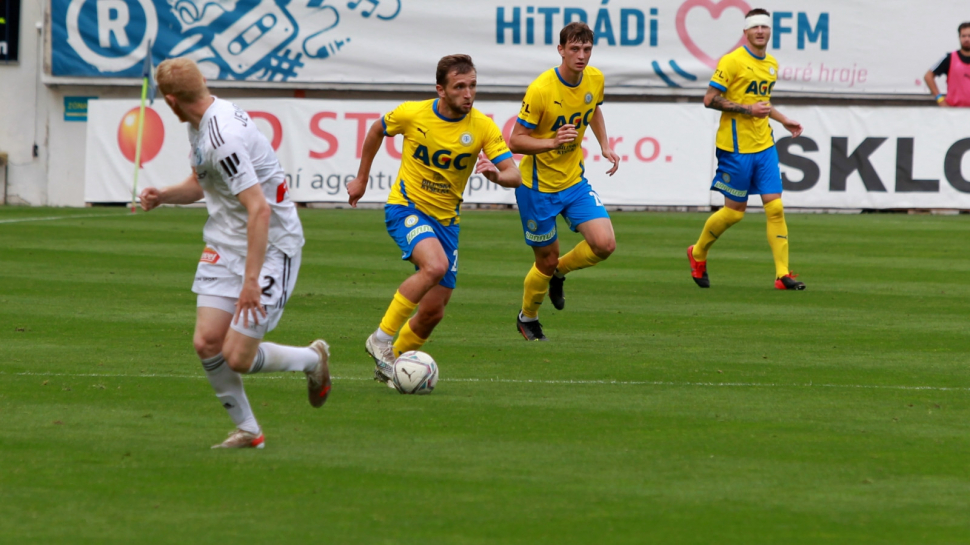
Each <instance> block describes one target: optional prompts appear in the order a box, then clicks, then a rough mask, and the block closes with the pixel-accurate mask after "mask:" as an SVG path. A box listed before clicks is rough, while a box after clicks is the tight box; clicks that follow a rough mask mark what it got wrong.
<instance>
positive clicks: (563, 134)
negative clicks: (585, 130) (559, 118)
mask: <svg viewBox="0 0 970 545" xmlns="http://www.w3.org/2000/svg"><path fill="white" fill-rule="evenodd" d="M577 138H579V131H577V130H576V125H572V124H569V125H563V126H562V127H559V130H558V131H556V137H555V138H553V139H552V140H553V143H554V144H555V145H556V146H555V147H554V148H553V149H556V148H558V147H559V146H561V145H563V144H568V143H570V142H574V141H575V140H576V139H577Z"/></svg>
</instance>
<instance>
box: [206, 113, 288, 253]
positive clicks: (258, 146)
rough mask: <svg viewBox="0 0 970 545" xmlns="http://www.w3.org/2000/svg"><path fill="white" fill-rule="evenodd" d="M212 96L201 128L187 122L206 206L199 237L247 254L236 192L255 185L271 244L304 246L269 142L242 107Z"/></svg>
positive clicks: (244, 215)
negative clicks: (264, 209) (268, 212)
mask: <svg viewBox="0 0 970 545" xmlns="http://www.w3.org/2000/svg"><path fill="white" fill-rule="evenodd" d="M213 99H214V100H213V102H212V105H211V106H209V109H207V110H206V111H205V115H203V116H202V120H201V121H200V122H199V129H198V130H196V129H194V128H192V125H191V124H190V125H189V144H191V146H192V168H193V169H194V170H195V173H196V177H197V178H198V180H199V185H200V186H202V191H203V192H205V206H206V208H207V209H208V211H209V220H208V221H207V222H206V224H205V228H204V229H203V230H202V238H203V239H204V240H205V241H206V243H208V244H212V245H214V246H217V247H220V248H225V249H227V250H231V251H233V252H236V253H238V254H240V255H246V249H247V237H246V226H247V224H248V220H249V213H248V212H247V211H246V207H245V206H243V205H242V203H241V202H239V199H238V198H237V197H236V195H238V194H239V193H241V192H243V191H244V190H246V189H249V188H250V187H252V186H254V185H257V184H258V185H259V186H260V188H261V189H262V190H263V195H264V196H265V197H266V201H267V202H268V203H269V207H270V210H271V212H272V214H271V216H270V220H269V244H270V245H271V246H275V247H276V248H279V249H280V250H282V251H283V253H285V254H286V255H289V256H293V255H296V253H297V252H299V251H300V248H302V247H303V226H302V225H301V224H300V217H299V216H298V215H297V213H296V207H295V206H294V205H293V201H291V200H290V196H289V192H288V191H287V186H286V180H285V178H284V174H283V168H282V167H281V166H280V162H279V159H277V158H276V153H275V152H274V151H273V147H272V146H271V145H270V143H269V141H267V140H266V137H265V136H263V133H261V132H259V129H257V128H256V124H255V123H253V120H252V119H250V118H249V115H247V114H246V112H245V111H244V110H243V109H241V108H240V107H239V106H236V105H235V104H233V103H231V102H229V101H228V100H222V99H220V98H218V97H213Z"/></svg>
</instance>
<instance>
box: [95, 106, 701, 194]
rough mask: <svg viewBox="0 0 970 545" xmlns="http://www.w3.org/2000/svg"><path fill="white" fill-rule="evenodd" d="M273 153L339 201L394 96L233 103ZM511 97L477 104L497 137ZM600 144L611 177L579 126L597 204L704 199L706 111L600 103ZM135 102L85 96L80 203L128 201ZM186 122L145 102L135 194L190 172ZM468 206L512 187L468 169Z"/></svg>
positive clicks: (396, 150)
mask: <svg viewBox="0 0 970 545" xmlns="http://www.w3.org/2000/svg"><path fill="white" fill-rule="evenodd" d="M238 104H239V105H240V106H241V107H242V108H243V109H245V110H246V111H248V112H249V115H250V117H252V119H253V120H254V121H255V123H256V124H257V126H258V127H259V128H260V130H261V131H262V132H263V133H264V134H265V135H266V137H267V138H268V139H269V140H270V142H271V143H272V145H273V147H274V148H275V149H276V150H277V156H278V157H279V159H280V163H281V164H282V166H283V169H284V170H285V171H286V175H287V179H288V181H289V187H290V197H291V198H292V199H293V200H294V201H296V202H347V191H346V184H347V183H348V182H349V181H351V180H352V179H353V178H354V177H355V176H356V174H357V168H358V165H359V163H360V153H361V147H362V145H363V140H364V135H365V134H366V132H367V129H368V128H369V127H370V125H371V124H372V123H374V122H377V121H379V119H380V117H381V116H382V115H383V114H384V113H385V112H388V111H390V110H392V109H393V108H394V107H396V106H397V105H398V104H399V103H398V102H390V101H325V100H301V99H284V100H278V99H273V100H269V99H263V100H240V101H238ZM519 106H520V104H519V103H518V102H477V103H476V104H475V107H476V108H478V109H479V110H480V111H482V112H483V113H485V114H486V115H489V116H491V117H492V118H493V119H494V120H495V122H496V123H497V124H498V126H499V128H500V129H502V132H503V134H505V135H506V139H508V136H509V135H510V134H511V132H512V127H513V125H514V123H515V119H516V116H517V114H518V111H519ZM603 112H604V114H605V116H606V122H607V128H608V130H609V135H610V140H611V142H612V145H613V149H614V151H616V152H617V153H618V154H619V155H620V156H621V158H622V163H621V166H620V169H619V171H618V172H617V174H616V175H614V176H613V177H609V176H607V175H606V174H605V172H606V171H607V170H608V169H609V167H610V163H609V162H607V161H605V160H604V159H603V158H602V157H601V156H600V155H599V152H600V149H599V145H598V144H597V143H596V140H595V138H594V137H593V135H592V131H587V137H586V142H585V145H584V151H585V153H586V171H587V175H586V176H587V178H588V179H589V181H590V183H591V184H592V185H593V187H594V188H595V189H596V191H597V192H598V193H599V195H600V197H601V198H602V199H603V201H604V202H605V203H607V204H634V205H682V206H691V205H697V204H698V203H702V204H705V205H706V204H707V203H708V202H709V198H710V197H709V194H708V188H707V185H705V182H704V180H705V179H707V180H709V179H710V173H711V168H712V160H713V159H712V158H713V153H712V150H713V146H714V130H715V126H716V119H717V115H716V112H713V111H711V110H706V109H704V108H703V107H700V106H698V105H694V106H691V107H686V106H684V107H673V106H670V105H661V104H631V103H617V104H610V103H607V104H605V105H604V106H603ZM137 116H138V106H137V104H135V103H133V102H132V101H130V100H92V101H90V103H89V111H88V135H87V142H88V144H87V145H88V147H87V159H86V167H85V201H86V202H126V201H129V200H130V199H131V189H132V188H131V184H132V179H133V173H134V157H135V143H136V139H137V131H136V130H135V129H136V127H137V118H138V117H137ZM186 127H187V125H185V124H182V123H179V121H178V119H177V118H176V117H175V115H174V114H172V112H171V111H170V110H169V108H168V107H167V106H165V105H164V103H161V102H156V103H155V107H154V108H146V116H145V135H144V137H143V138H144V142H143V151H142V165H143V169H142V171H141V173H140V174H139V186H140V187H139V191H140V189H141V188H144V187H147V186H155V187H164V186H168V185H172V184H176V183H179V182H181V181H182V180H183V179H185V177H186V176H188V175H189V174H190V172H191V171H190V168H189V151H190V150H189V143H188V134H187V128H186ZM402 138H403V137H402V136H397V137H396V138H394V139H391V138H386V139H385V141H384V145H383V147H382V148H381V150H380V151H379V152H378V155H377V157H376V158H375V160H374V164H373V166H372V168H371V181H370V186H369V188H368V191H367V193H366V194H365V196H364V198H363V199H362V202H384V201H385V200H386V199H387V196H388V193H389V190H390V184H391V183H392V181H393V180H394V178H395V175H396V174H397V170H398V165H399V164H400V157H401V155H400V150H401V149H402V145H401V139H402ZM464 198H465V202H469V203H507V204H511V203H514V202H515V195H514V192H513V191H512V190H509V189H504V188H502V187H499V186H498V185H495V184H493V183H491V182H489V181H487V180H486V179H485V178H484V177H482V176H480V175H472V176H471V177H470V178H469V181H468V185H467V186H466V188H465V193H464Z"/></svg>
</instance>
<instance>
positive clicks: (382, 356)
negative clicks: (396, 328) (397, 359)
mask: <svg viewBox="0 0 970 545" xmlns="http://www.w3.org/2000/svg"><path fill="white" fill-rule="evenodd" d="M364 349H366V350H367V353H368V354H370V357H372V358H374V380H376V381H378V382H383V383H384V384H387V387H388V388H394V381H393V380H391V376H392V375H393V373H394V341H386V342H382V341H379V340H378V339H377V334H376V333H371V334H370V337H367V342H366V343H364Z"/></svg>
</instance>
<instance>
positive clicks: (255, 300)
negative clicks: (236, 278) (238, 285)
mask: <svg viewBox="0 0 970 545" xmlns="http://www.w3.org/2000/svg"><path fill="white" fill-rule="evenodd" d="M261 293H262V292H261V291H260V289H259V284H257V283H256V281H255V280H253V281H250V282H246V283H245V284H244V285H243V289H242V292H241V293H240V294H239V299H238V300H237V301H236V314H235V315H233V317H232V323H234V324H238V323H239V318H242V321H243V322H242V323H243V327H249V322H250V321H252V323H253V325H259V317H260V315H262V317H263V318H266V309H265V308H263V304H262V303H260V302H259V296H260V294H261Z"/></svg>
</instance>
